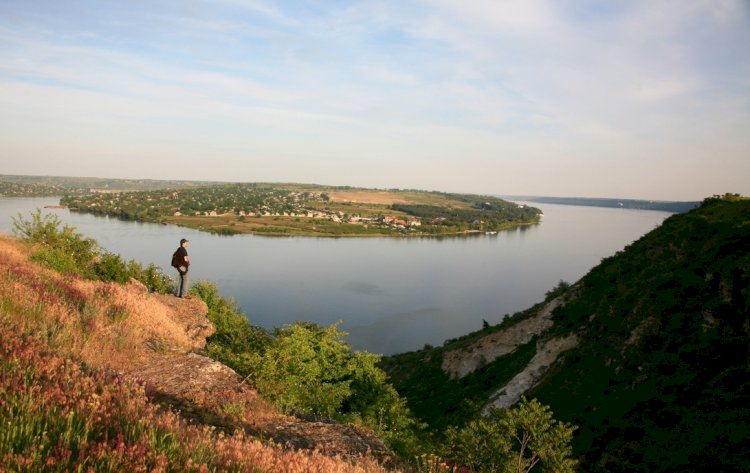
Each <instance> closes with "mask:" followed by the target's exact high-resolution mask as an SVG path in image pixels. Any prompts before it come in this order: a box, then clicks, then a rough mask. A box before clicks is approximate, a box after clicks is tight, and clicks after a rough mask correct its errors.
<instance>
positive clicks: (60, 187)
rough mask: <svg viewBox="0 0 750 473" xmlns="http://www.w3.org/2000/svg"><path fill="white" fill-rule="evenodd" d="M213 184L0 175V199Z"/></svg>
mask: <svg viewBox="0 0 750 473" xmlns="http://www.w3.org/2000/svg"><path fill="white" fill-rule="evenodd" d="M207 184H212V183H210V182H207V181H203V182H199V181H177V180H155V179H110V178H104V177H65V176H21V175H9V174H0V196H10V197H41V196H49V195H64V194H68V195H70V194H81V193H84V192H89V191H91V190H98V191H135V190H156V189H167V188H170V189H171V188H178V187H195V186H199V185H207Z"/></svg>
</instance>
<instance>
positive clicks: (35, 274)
mask: <svg viewBox="0 0 750 473" xmlns="http://www.w3.org/2000/svg"><path fill="white" fill-rule="evenodd" d="M30 252H31V249H30V246H29V245H25V244H21V243H19V242H17V241H15V240H12V239H10V238H7V237H0V340H2V342H1V343H0V419H1V420H2V423H3V424H2V425H3V427H2V428H0V460H2V461H0V470H2V471H6V469H7V471H29V472H31V471H60V472H63V471H86V470H87V469H89V468H91V469H92V471H94V470H95V471H113V472H130V471H238V472H239V471H247V472H253V473H255V472H263V471H269V472H277V471H290V472H292V471H325V472H360V473H365V472H381V473H382V472H383V471H385V470H384V469H383V468H382V467H381V466H379V465H378V464H377V463H376V461H375V460H373V459H370V458H367V457H364V458H352V459H351V460H345V459H337V458H330V457H326V456H325V455H323V454H321V453H319V452H306V451H292V450H289V449H285V448H282V447H276V446H273V445H267V444H263V443H261V442H259V441H258V440H256V439H253V438H249V437H247V436H246V435H244V434H243V433H242V431H238V432H236V433H235V434H234V435H228V436H223V435H221V436H217V435H216V434H215V432H213V431H211V430H210V429H208V428H205V427H204V426H202V425H188V424H187V422H185V421H184V420H182V419H181V418H179V417H178V416H177V415H175V414H172V413H170V412H164V410H163V409H162V408H161V407H159V406H157V405H155V404H153V403H152V402H151V400H150V399H149V398H147V396H146V395H145V393H144V389H143V387H142V386H138V385H135V384H134V383H130V382H127V381H125V380H124V379H123V378H121V377H120V376H116V375H114V374H112V373H113V371H114V370H113V368H114V369H116V370H117V371H125V372H127V371H129V370H130V369H132V367H133V363H136V362H137V360H140V359H142V358H143V357H144V355H146V354H147V353H146V352H147V351H148V347H149V346H151V345H153V344H151V343H149V342H150V341H152V340H154V339H156V340H159V341H160V342H164V343H166V344H169V345H170V346H171V345H175V346H183V345H187V343H188V342H187V340H186V334H185V332H184V329H182V330H178V327H177V328H176V327H175V326H174V324H171V323H170V321H169V318H168V317H167V316H166V314H165V311H166V308H165V306H164V304H161V303H159V302H158V301H157V300H154V299H153V298H152V297H150V296H149V295H148V294H143V293H140V292H138V291H137V290H136V291H133V290H132V289H131V288H129V287H126V286H121V285H118V284H115V283H103V282H97V281H88V280H82V279H80V278H78V277H76V276H74V275H71V274H68V275H62V274H59V273H57V272H55V271H51V270H49V269H45V268H42V267H40V266H38V265H36V264H34V263H31V262H30V261H29V260H28V257H29V254H30ZM188 302H190V301H188ZM157 345H161V343H159V344H157ZM251 401H252V400H251V399H244V398H237V399H232V403H233V406H234V407H235V410H236V411H237V413H236V414H235V415H236V416H242V417H243V418H244V417H253V416H254V415H255V413H254V412H252V411H250V409H251V406H252V405H253V404H252V402H251ZM259 414H261V415H272V413H268V412H264V413H259Z"/></svg>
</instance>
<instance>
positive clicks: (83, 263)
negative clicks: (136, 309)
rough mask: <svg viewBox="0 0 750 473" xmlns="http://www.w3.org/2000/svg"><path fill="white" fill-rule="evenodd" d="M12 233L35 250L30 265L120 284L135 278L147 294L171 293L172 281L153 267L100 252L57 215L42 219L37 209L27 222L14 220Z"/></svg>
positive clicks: (96, 246) (100, 250) (96, 244)
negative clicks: (150, 292) (34, 246)
mask: <svg viewBox="0 0 750 473" xmlns="http://www.w3.org/2000/svg"><path fill="white" fill-rule="evenodd" d="M13 233H14V235H16V236H17V237H18V238H20V239H21V240H24V241H28V242H31V243H35V244H36V245H37V246H38V248H37V250H36V251H34V253H33V254H32V256H31V259H32V261H35V262H37V263H39V264H41V265H43V266H45V267H47V268H50V269H53V270H55V271H58V272H61V273H73V274H77V275H79V276H81V277H83V278H87V279H95V280H99V281H115V282H118V283H121V284H122V283H126V282H128V281H129V280H130V278H134V279H137V280H139V281H141V282H142V283H143V284H145V285H146V287H148V288H149V290H151V291H155V292H159V293H162V294H166V293H169V292H171V291H172V290H173V289H174V282H173V280H172V278H171V277H169V276H168V275H166V274H164V272H162V271H161V270H160V269H159V268H158V267H157V266H156V265H154V264H150V265H149V266H148V267H147V268H146V269H144V268H143V265H141V264H140V263H138V262H137V261H135V260H130V261H128V262H125V261H124V260H123V259H122V257H121V256H120V255H117V254H114V253H110V252H108V251H106V250H104V249H102V248H100V247H99V244H98V243H97V241H96V240H94V239H93V238H88V237H84V236H83V235H81V234H80V233H78V232H77V231H76V229H75V227H71V226H68V225H63V224H62V222H61V221H60V219H59V217H57V215H53V214H45V215H42V212H41V210H40V209H37V210H36V211H34V212H32V213H31V215H30V219H29V220H26V219H24V218H23V216H21V215H20V214H19V215H18V218H13Z"/></svg>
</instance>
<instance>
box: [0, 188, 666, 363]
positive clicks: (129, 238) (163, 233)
mask: <svg viewBox="0 0 750 473" xmlns="http://www.w3.org/2000/svg"><path fill="white" fill-rule="evenodd" d="M57 203H58V199H57V198H0V231H2V232H3V233H6V234H11V233H12V228H13V224H12V221H11V216H16V215H17V214H18V213H19V212H20V213H21V214H22V215H24V216H25V217H26V218H28V215H29V213H30V212H31V211H33V210H35V209H37V208H43V207H44V206H45V205H54V204H57ZM532 205H534V206H536V207H538V208H541V209H542V211H543V212H544V217H543V218H542V223H541V224H539V225H536V226H533V227H522V228H518V229H515V230H510V231H506V232H500V233H499V234H497V235H478V236H471V237H452V238H308V237H295V238H289V237H262V236H254V235H235V236H217V235H211V234H208V233H202V232H198V231H195V230H190V229H186V228H180V227H176V226H169V225H159V224H149V223H137V222H124V221H120V220H117V219H113V218H106V217H96V216H93V215H88V214H81V213H75V212H70V211H68V210H67V209H44V212H49V213H54V214H56V215H58V216H59V217H60V219H61V220H62V221H63V222H64V223H66V224H68V225H71V226H74V227H76V228H77V229H78V231H79V232H81V233H83V234H84V235H86V236H89V237H92V238H95V239H96V240H97V241H98V242H99V243H100V245H101V246H102V247H104V248H106V249H108V250H110V251H112V252H115V253H119V254H120V255H122V256H123V257H124V258H126V259H131V258H132V259H136V260H137V261H140V262H141V263H143V264H148V263H152V262H153V263H155V264H157V265H159V266H161V267H162V268H163V269H164V270H165V271H168V272H170V273H171V272H173V270H172V269H171V268H170V266H169V262H170V258H171V255H172V252H173V251H174V250H175V248H176V247H177V246H178V245H179V240H180V238H187V239H189V240H190V247H189V249H188V250H189V254H190V260H191V261H192V262H193V265H192V266H191V278H192V280H197V279H207V280H210V281H213V282H215V283H216V284H217V285H218V287H219V291H220V292H221V294H222V295H224V296H229V297H232V298H234V299H235V300H236V301H237V303H238V305H239V306H240V308H241V309H242V310H243V312H245V313H246V314H247V316H248V318H249V320H250V321H251V323H253V324H254V325H260V326H263V327H266V328H269V329H270V328H273V327H278V326H282V325H284V324H287V323H292V322H294V321H297V320H306V321H312V322H317V323H319V324H323V325H327V324H331V323H335V322H337V321H339V320H340V321H341V324H340V326H339V328H340V329H341V330H343V331H345V332H348V333H349V335H348V336H347V338H346V341H347V342H349V343H350V344H351V345H352V346H353V347H354V348H356V349H365V350H368V351H371V352H373V353H383V354H392V353H397V352H403V351H409V350H414V349H418V348H421V347H422V346H423V345H424V344H427V343H429V344H432V345H439V344H441V343H442V342H443V341H444V340H445V339H448V338H454V337H458V336H461V335H464V334H466V333H468V332H471V331H474V330H477V329H480V328H481V327H482V325H483V323H484V321H487V322H488V323H490V324H495V323H498V322H500V321H501V320H502V319H503V317H504V316H505V315H506V314H512V313H514V312H517V311H520V310H523V309H526V308H528V307H530V306H532V305H533V304H535V303H537V302H539V301H541V300H542V299H544V293H545V292H546V291H548V290H550V289H551V288H552V287H554V286H555V285H556V284H557V283H558V282H559V281H560V280H565V281H567V282H570V283H573V282H575V281H577V280H578V279H580V278H581V277H582V276H583V275H584V274H585V273H586V272H588V271H589V270H590V269H591V268H592V267H594V266H595V265H596V264H598V263H599V261H601V259H602V258H604V257H607V256H610V255H612V254H614V253H615V252H616V251H618V250H621V249H622V248H623V247H625V246H626V245H628V244H629V243H631V242H632V241H634V240H636V239H638V238H640V237H641V236H642V235H644V234H645V233H647V232H649V231H651V230H653V229H654V228H655V227H657V226H658V225H659V224H660V223H661V222H662V221H663V220H664V219H665V218H666V217H668V216H669V215H671V214H669V213H666V212H657V211H647V210H630V209H618V208H600V207H581V206H566V205H557V204H532Z"/></svg>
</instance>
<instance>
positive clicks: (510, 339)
mask: <svg viewBox="0 0 750 473" xmlns="http://www.w3.org/2000/svg"><path fill="white" fill-rule="evenodd" d="M561 302H562V299H561V298H559V297H557V298H555V299H552V300H551V301H549V302H548V303H547V304H545V305H544V306H542V308H541V309H540V310H539V311H538V312H537V314H536V315H534V316H532V317H529V318H527V319H524V320H521V321H519V322H518V323H516V324H514V325H512V326H510V327H508V328H507V329H505V330H501V331H499V332H495V333H492V334H490V335H487V336H486V337H482V338H481V339H479V340H477V341H476V342H474V343H472V344H471V345H469V346H467V347H463V348H459V349H456V350H450V351H448V352H446V353H445V355H444V356H443V364H442V369H443V371H445V373H446V374H448V376H451V377H453V378H463V377H464V376H466V375H467V374H469V373H471V372H472V371H474V370H476V369H477V368H479V367H480V366H483V365H484V364H486V363H491V362H492V361H494V360H495V359H497V358H500V357H501V356H504V355H507V354H509V353H512V352H513V351H515V350H516V349H517V348H518V347H519V346H521V345H523V344H526V343H528V342H530V341H531V339H532V338H533V337H535V336H537V335H539V334H541V333H542V332H544V331H545V330H547V329H548V328H550V327H551V326H552V311H553V310H555V308H556V307H557V306H559V305H560V303H561Z"/></svg>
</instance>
